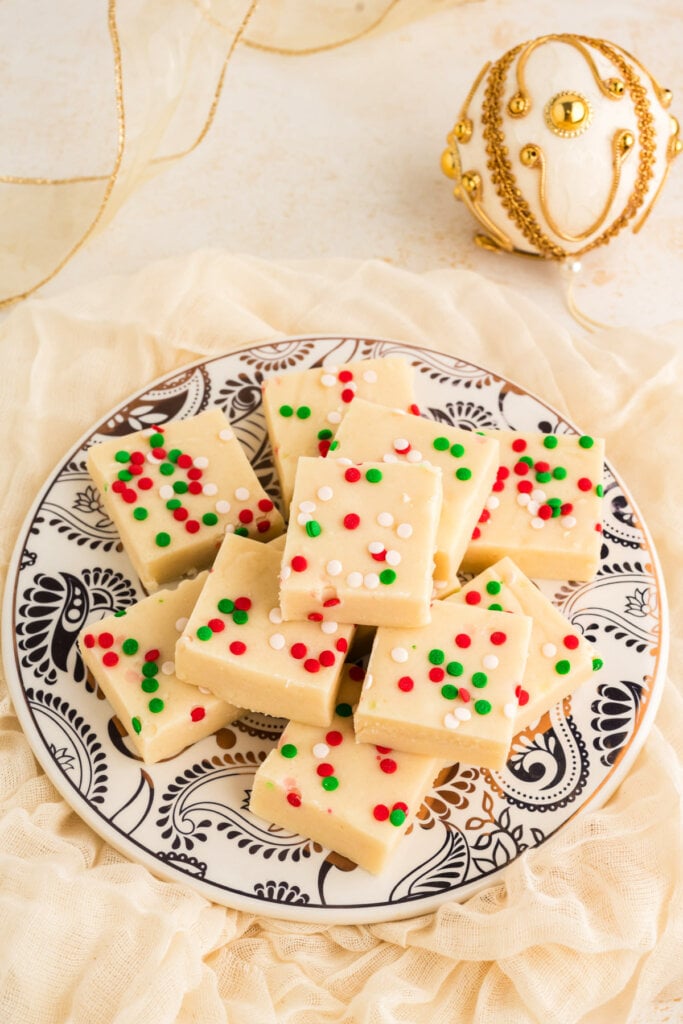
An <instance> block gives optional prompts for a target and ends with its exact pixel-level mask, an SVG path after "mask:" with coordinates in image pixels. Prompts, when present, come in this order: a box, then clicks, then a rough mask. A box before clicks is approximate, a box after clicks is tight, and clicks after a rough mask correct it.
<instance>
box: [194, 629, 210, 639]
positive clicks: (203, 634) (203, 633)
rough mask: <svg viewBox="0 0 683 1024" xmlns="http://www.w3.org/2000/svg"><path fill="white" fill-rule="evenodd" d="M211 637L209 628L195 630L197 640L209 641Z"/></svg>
mask: <svg viewBox="0 0 683 1024" xmlns="http://www.w3.org/2000/svg"><path fill="white" fill-rule="evenodd" d="M212 636H213V630H212V629H211V626H200V627H199V629H198V630H197V639H198V640H210V639H211V637H212Z"/></svg>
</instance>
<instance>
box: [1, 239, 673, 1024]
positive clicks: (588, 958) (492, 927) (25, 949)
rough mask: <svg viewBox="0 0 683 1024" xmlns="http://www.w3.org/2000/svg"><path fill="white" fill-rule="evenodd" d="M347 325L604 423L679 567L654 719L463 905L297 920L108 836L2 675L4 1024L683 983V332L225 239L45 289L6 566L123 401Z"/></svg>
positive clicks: (14, 359)
mask: <svg viewBox="0 0 683 1024" xmlns="http://www.w3.org/2000/svg"><path fill="white" fill-rule="evenodd" d="M655 316H656V311H653V318H654V317H655ZM326 332H331V333H333V334H348V335H350V336H362V335H365V336H375V337H385V338H393V339H398V340H401V341H405V342H409V343H412V344H414V345H425V346H429V347H431V348H438V349H443V350H444V351H446V352H448V353H451V354H453V355H457V356H461V357H462V358H464V359H466V360H469V361H471V362H474V363H477V364H479V365H482V366H485V367H487V368H489V369H491V370H493V371H496V372H498V373H500V374H503V375H505V376H507V377H509V378H511V379H512V380H514V381H515V382H517V383H519V384H520V385H522V386H523V387H524V388H526V389H528V390H530V391H532V392H534V393H535V394H537V395H539V396H540V397H542V398H543V399H544V400H545V401H547V402H549V403H551V404H552V405H554V406H555V407H557V408H558V409H559V410H560V411H561V412H562V413H564V414H566V415H568V416H569V417H570V418H571V419H572V420H573V421H574V422H576V423H577V424H580V426H581V429H583V430H584V431H586V432H588V433H593V434H595V435H600V436H604V437H605V438H606V440H607V451H608V455H609V459H610V461H611V463H612V464H613V465H614V467H615V468H616V470H617V472H618V473H619V474H620V475H621V476H622V478H623V479H624V480H625V482H626V484H627V486H628V487H629V489H630V491H631V493H632V494H633V497H634V499H635V501H636V503H637V504H638V505H639V507H640V509H641V510H642V513H643V515H644V517H645V519H646V521H647V524H648V526H649V528H650V531H651V533H652V535H653V538H654V542H655V545H656V547H657V549H658V552H659V555H660V558H661V561H662V564H663V569H664V575H665V578H666V581H667V584H668V595H669V602H670V608H671V631H672V636H671V653H670V661H669V678H668V681H667V684H666V687H665V689H664V693H663V698H662V702H661V706H660V710H659V713H658V716H657V719H656V722H655V725H654V727H653V729H652V730H651V732H650V734H649V737H648V739H647V742H646V743H645V745H644V747H643V749H642V751H641V753H640V754H639V756H638V758H637V760H636V762H635V764H634V765H633V768H632V770H631V771H630V773H629V774H628V776H627V777H626V778H625V780H624V781H623V782H622V784H621V786H620V787H619V789H618V790H617V792H616V793H615V794H614V796H613V797H612V799H611V800H610V801H609V802H608V803H607V805H606V806H604V807H603V808H602V809H599V810H596V809H591V807H590V806H589V807H588V808H586V810H585V811H584V812H582V813H581V814H580V815H578V816H577V817H576V818H575V819H573V820H572V821H570V822H569V823H568V824H567V825H566V827H564V828H563V829H561V830H560V832H559V833H558V834H557V835H556V836H555V837H554V838H553V839H552V840H550V841H549V842H547V843H546V844H544V845H542V846H541V847H539V848H538V849H535V850H533V851H529V852H528V853H526V854H525V855H524V856H522V857H520V858H518V860H516V861H515V862H514V863H513V864H512V865H511V866H510V867H509V869H508V870H507V871H506V872H505V874H504V876H503V877H502V878H501V879H500V880H496V882H495V884H492V885H490V886H489V887H488V888H487V889H485V890H483V891H482V892H481V893H480V894H479V895H477V896H475V897H473V898H471V899H469V900H468V901H467V902H466V903H464V904H462V905H460V904H457V903H455V902H452V903H447V904H445V905H444V906H442V907H441V909H440V910H439V911H438V912H436V913H433V914H429V915H425V916H422V917H418V918H415V919H413V920H408V921H405V922H398V923H386V924H381V925H374V926H334V925H331V926H317V925H292V924H288V923H286V922H283V921H274V920H270V919H268V918H265V917H256V916H251V915H249V914H246V913H240V912H236V911H233V910H230V909H226V908H224V907H220V906H216V905H213V904H211V903H210V902H209V901H208V900H206V899H204V898H203V897H202V896H200V895H198V894H197V893H195V892H193V891H191V890H189V889H187V888H185V887H184V886H183V885H181V884H176V883H169V882H162V881H158V880H157V879H155V878H153V877H152V876H151V875H150V874H149V872H148V871H147V870H146V868H144V867H141V866H139V865H136V864H133V863H131V862H129V861H128V860H126V859H125V858H124V857H122V856H120V855H119V854H118V853H116V852H115V851H113V850H112V849H111V848H109V847H108V846H107V845H106V844H105V843H104V842H103V841H102V840H101V839H99V838H98V836H97V835H95V834H94V833H93V832H92V831H91V830H90V828H89V827H88V826H86V825H85V824H84V823H82V821H81V820H80V819H79V818H78V816H77V815H76V814H75V813H74V812H72V811H71V810H70V808H69V807H68V805H67V804H66V803H65V802H64V800H62V799H61V797H60V796H59V794H58V793H57V791H56V790H55V789H54V787H53V786H52V784H51V783H50V782H49V781H48V780H47V778H46V776H45V775H44V774H43V772H42V771H41V770H40V769H39V767H38V765H37V763H36V761H35V759H34V757H33V755H32V753H31V750H30V749H29V746H28V743H27V741H26V739H25V738H24V735H23V733H22V731H21V729H20V727H19V725H18V723H17V720H16V718H15V716H14V714H13V710H12V707H11V704H10V702H9V699H8V696H7V689H6V686H5V684H4V681H3V682H0V1019H2V1020H3V1021H8V1022H11V1024H65V1022H75V1024H101V1022H117V1024H159V1022H169V1024H170V1022H180V1024H190V1022H193V1024H195V1022H197V1024H218V1022H223V1021H229V1022H231V1024H232V1022H242V1021H245V1022H247V1021H248V1022H249V1024H261V1022H274V1021H278V1022H280V1021H283V1022H284V1021H286V1022H288V1024H322V1022H330V1024H334V1022H342V1021H344V1022H346V1021H354V1022H356V1021H357V1022H364V1024H379V1022H389V1021H397V1022H398V1021H406V1022H407V1021H409V1022H422V1021H424V1022H429V1024H435V1022H440V1021H444V1022H445V1021H447V1022H449V1024H459V1022H466V1021H467V1022H469V1021H477V1022H482V1024H484V1022H485V1024H517V1022H529V1021H534V1022H536V1021H537V1022H539V1024H570V1022H574V1021H585V1022H590V1024H595V1022H603V1021H605V1022H607V1021H609V1022H616V1021H620V1022H625V1021H629V1020H632V1019H633V1018H634V1017H636V1016H637V1014H638V1013H639V1011H640V1010H641V1009H642V1008H643V1007H645V1006H647V1005H649V1004H650V1003H651V1001H652V1000H654V999H656V998H662V999H669V1000H676V999H679V998H680V997H681V995H682V994H683V957H682V956H681V950H682V949H683V913H682V905H683V900H682V897H681V875H682V869H683V836H682V830H681V822H682V812H681V792H682V790H683V781H682V773H681V761H682V758H683V702H682V699H681V687H682V686H683V588H682V587H681V585H680V579H681V569H682V567H683V474H682V473H681V455H680V437H681V431H682V428H683V324H671V325H667V326H663V327H658V328H657V329H656V330H652V332H651V333H647V334H645V333H636V332H634V331H630V330H625V329H618V330H617V329H614V330H611V331H606V332H604V333H602V334H595V335H591V336H584V335H582V334H581V332H580V331H579V329H578V328H577V331H576V332H575V333H576V336H575V337H572V336H570V334H569V333H568V332H567V331H565V330H563V329H560V328H559V327H557V326H556V325H555V324H554V323H553V322H552V321H551V320H550V319H549V318H548V317H547V316H546V315H545V314H544V313H542V312H541V311H539V310H538V309H537V308H535V307H534V306H532V305H531V304H530V303H529V302H528V301H526V300H525V299H524V298H523V297H522V296H521V295H519V294H516V293H513V292H511V291H507V290H505V289H503V288H501V287H499V286H497V285H494V284H492V283H490V282H489V281H487V280H486V279H484V278H482V277H480V276H477V275H475V274H472V273H469V272H466V271H457V270H439V271H434V272H432V273H427V274H423V275H419V276H418V275H413V274H409V273H407V272H403V271H401V270H397V269H395V268H392V267H390V266H388V265H385V264H383V263H379V262H366V263H360V262H355V261H329V262H321V263H317V262H316V263H313V262H308V263H298V264H291V263H290V264H275V263H266V262H260V261H258V260H255V259H250V258H244V257H235V256H229V255H226V254H222V253H218V252H203V253H198V254H195V255H193V256H192V257H190V258H187V259H183V260H180V261H176V262H168V263H161V264H157V265H154V266H152V267H150V268H148V269H147V270H145V271H144V272H143V273H140V274H139V275H137V276H136V277H133V278H130V279H129V278H116V279H108V280H106V281H103V282H100V283H98V284H96V285H93V286H89V287H88V288H84V289H81V290H79V291H77V292H72V293H70V294H68V295H66V296H64V297H62V298H60V299H54V300H50V301H39V300H35V301H32V302H30V303H27V304H25V305H23V306H21V307H19V308H18V309H17V310H16V311H15V312H14V313H13V314H12V315H11V316H10V317H9V318H8V319H7V320H6V321H5V322H4V323H3V324H2V326H0V365H1V366H2V373H0V410H2V415H1V417H0V431H1V435H2V449H1V450H2V457H1V458H0V473H1V474H2V486H1V487H0V502H1V503H2V506H1V507H2V515H1V518H0V543H1V544H2V552H1V556H2V557H1V559H0V564H1V565H2V573H3V579H4V576H5V575H6V572H7V561H8V558H9V555H10V552H11V549H12V547H13V544H14V541H15V538H16V536H17V533H18V530H19V528H20V525H21V523H22V521H23V519H24V516H25V515H26V513H27V510H28V508H29V505H30V503H31V501H32V500H33V498H34V496H35V494H36V492H37V490H38V489H39V487H40V486H41V484H42V482H43V480H44V479H45V477H46V476H47V475H48V474H49V473H50V472H51V470H52V468H53V466H54V465H55V463H56V462H57V460H58V459H59V458H60V457H61V456H62V455H63V454H64V453H65V452H66V451H67V450H68V449H69V448H70V447H71V446H72V445H73V444H74V443H75V442H76V441H77V439H78V438H79V436H80V435H81V434H82V433H83V432H84V431H85V430H86V429H87V428H88V427H89V426H91V425H92V424H93V423H94V422H95V421H96V420H98V419H99V418H100V417H101V416H102V415H103V414H104V413H105V412H106V411H107V410H108V409H109V408H111V407H112V406H113V405H114V404H116V403H118V402H120V401H121V400H123V399H124V398H125V397H126V396H127V395H129V394H130V393H131V392H133V391H135V390H137V389H139V388H140V387H142V386H143V385H144V384H146V383H147V382H149V381H151V380H153V379H154V378H156V377H158V376H159V375H161V374H164V373H167V372H168V371H171V370H173V369H175V368H177V367H181V366H183V365H184V364H186V363H188V362H191V361H193V360H196V359H199V358H201V357H204V356H209V355H218V354H221V353H224V352H228V351H230V350H231V349H234V348H238V347H241V346H245V345H249V344H252V343H255V342H260V341H264V340H272V339H274V338H275V337H277V336H278V335H293V334H316V333H326Z"/></svg>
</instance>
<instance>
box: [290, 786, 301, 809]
mask: <svg viewBox="0 0 683 1024" xmlns="http://www.w3.org/2000/svg"><path fill="white" fill-rule="evenodd" d="M287 803H288V804H290V805H291V806H292V807H301V794H300V793H297V792H296V790H294V789H293V790H292V791H291V792H290V793H288V794H287Z"/></svg>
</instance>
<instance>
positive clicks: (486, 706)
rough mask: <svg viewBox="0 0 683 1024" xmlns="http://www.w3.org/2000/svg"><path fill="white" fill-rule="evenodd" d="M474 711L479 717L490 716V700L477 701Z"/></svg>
mask: <svg viewBox="0 0 683 1024" xmlns="http://www.w3.org/2000/svg"><path fill="white" fill-rule="evenodd" d="M474 710H475V711H476V712H477V714H478V715H488V714H489V712H490V711H491V702H490V701H488V700H475V702H474Z"/></svg>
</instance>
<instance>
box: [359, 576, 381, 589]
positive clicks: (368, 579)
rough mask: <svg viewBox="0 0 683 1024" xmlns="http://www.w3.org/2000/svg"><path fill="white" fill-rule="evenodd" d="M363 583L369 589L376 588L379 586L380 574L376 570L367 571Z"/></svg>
mask: <svg viewBox="0 0 683 1024" xmlns="http://www.w3.org/2000/svg"><path fill="white" fill-rule="evenodd" d="M363 585H364V586H365V587H367V589H368V590H376V589H377V587H378V586H379V576H378V575H377V573H376V572H367V573H366V574H365V576H364V577H363Z"/></svg>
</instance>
